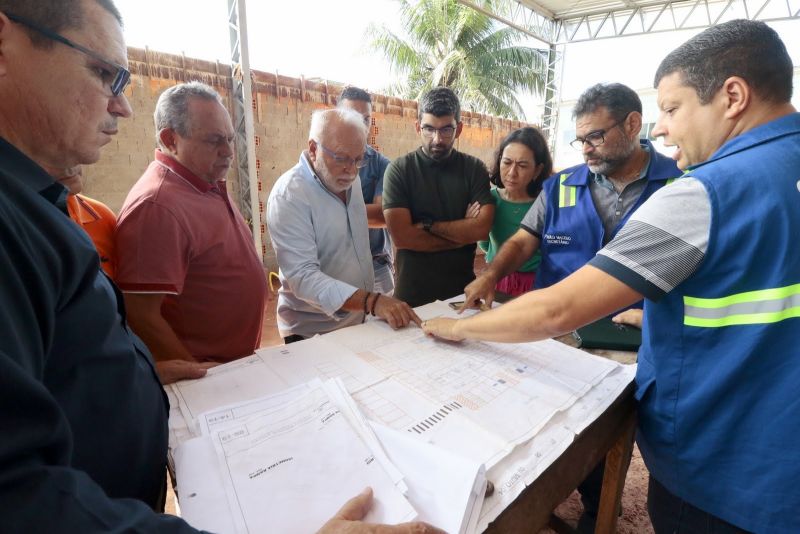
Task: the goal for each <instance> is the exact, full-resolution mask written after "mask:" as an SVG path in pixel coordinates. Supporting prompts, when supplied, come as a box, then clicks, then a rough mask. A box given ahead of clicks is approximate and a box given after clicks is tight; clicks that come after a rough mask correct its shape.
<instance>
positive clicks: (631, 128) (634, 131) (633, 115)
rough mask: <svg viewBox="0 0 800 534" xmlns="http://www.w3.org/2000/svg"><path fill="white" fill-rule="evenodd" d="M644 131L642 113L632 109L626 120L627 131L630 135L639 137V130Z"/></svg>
mask: <svg viewBox="0 0 800 534" xmlns="http://www.w3.org/2000/svg"><path fill="white" fill-rule="evenodd" d="M641 131H642V114H641V113H639V112H638V111H631V112H630V113H629V114H628V118H627V119H626V121H625V133H627V134H628V135H629V136H630V137H636V138H637V139H638V137H639V132H641Z"/></svg>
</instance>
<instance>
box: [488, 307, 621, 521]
mask: <svg viewBox="0 0 800 534" xmlns="http://www.w3.org/2000/svg"><path fill="white" fill-rule="evenodd" d="M504 297H506V296H505V295H502V296H500V297H499V298H498V299H497V300H498V301H500V302H505V301H507V300H509V299H508V298H504ZM557 339H558V341H561V342H562V343H565V344H567V345H570V346H573V347H575V346H577V344H576V342H575V340H574V338H573V337H572V336H571V335H569V334H568V335H564V336H561V337H559V338H557ZM587 352H591V353H592V354H595V355H597V356H602V357H604V358H609V359H612V360H614V361H616V362H619V363H625V364H630V363H635V362H636V353H635V352H629V351H617V350H589V351H587ZM633 392H634V384H630V385H629V386H628V387H627V388H626V389H625V391H623V392H622V394H620V396H619V397H617V399H616V400H615V401H614V402H613V403H612V404H611V406H609V407H608V408H607V409H606V411H605V412H603V414H602V415H601V416H600V417H598V418H597V419H596V420H595V421H594V422H593V423H592V424H591V425H589V426H588V427H587V428H586V429H585V430H584V431H583V432H581V433H580V434H579V435H578V436H577V437H576V438H575V441H574V442H573V443H572V444H571V445H570V446H569V448H567V450H566V451H564V453H563V454H562V455H561V456H560V457H559V458H558V460H556V461H555V462H553V464H552V465H551V466H550V467H548V468H547V469H546V470H545V471H544V472H543V473H542V474H541V475H540V476H539V477H538V478H537V479H536V480H534V481H533V483H532V484H531V485H530V486H528V487H527V488H525V490H524V491H523V492H522V493H521V494H520V495H519V497H517V498H516V499H515V500H514V502H513V503H512V504H511V505H510V506H508V507H507V508H506V509H505V510H504V511H503V513H501V514H500V515H499V516H498V517H497V519H495V520H494V521H492V522H491V523H490V524H489V528H488V529H486V532H487V533H497V534H508V533H516V532H531V533H535V532H539V531H540V530H541V529H542V528H544V527H546V526H549V527H550V528H552V529H553V530H555V531H556V532H559V533H568V532H574V531H573V530H572V529H571V528H570V527H569V525H567V524H566V523H565V522H564V521H562V520H561V519H560V518H558V517H557V516H555V515H554V514H553V510H555V508H556V507H557V506H558V505H559V504H561V503H562V502H563V501H564V500H565V499H566V498H567V497H569V496H570V495H571V494H572V492H573V491H574V490H575V488H577V487H578V485H579V484H580V483H581V482H583V480H584V479H585V478H586V477H587V476H588V475H589V473H591V472H592V470H593V469H594V468H595V466H596V465H597V464H598V462H599V461H600V460H602V459H603V457H605V459H606V469H605V474H604V476H603V488H602V492H601V495H600V507H599V510H598V514H597V522H596V524H595V533H596V534H612V533H613V532H615V530H616V525H617V516H618V511H619V509H620V502H621V500H622V489H623V488H624V487H625V476H626V475H627V473H628V466H629V465H630V463H631V453H632V452H633V439H634V436H635V433H636V401H635V400H634V398H633Z"/></svg>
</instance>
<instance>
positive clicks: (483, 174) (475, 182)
mask: <svg viewBox="0 0 800 534" xmlns="http://www.w3.org/2000/svg"><path fill="white" fill-rule="evenodd" d="M472 202H478V203H480V205H481V206H483V205H485V204H492V205H494V204H496V202H495V199H494V197H493V196H492V192H491V188H490V187H489V171H488V170H486V165H484V164H483V162H482V161H481V160H477V161H475V162H474V169H473V171H472V183H471V184H470V203H472Z"/></svg>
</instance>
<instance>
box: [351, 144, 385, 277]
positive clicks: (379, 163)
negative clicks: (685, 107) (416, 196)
mask: <svg viewBox="0 0 800 534" xmlns="http://www.w3.org/2000/svg"><path fill="white" fill-rule="evenodd" d="M364 159H366V161H367V165H366V167H362V168H361V170H359V171H358V177H359V179H360V180H361V194H362V195H363V196H364V204H372V203H374V202H375V197H379V196H382V195H383V175H384V173H385V172H386V167H388V166H389V159H388V158H387V157H386V156H384V155H382V154H380V153H379V152H378V151H377V150H375V149H374V148H372V147H371V146H369V145H367V149H366V151H365V152H364ZM369 249H370V251H371V252H372V260H373V261H374V262H375V263H377V264H381V265H385V264H387V263H391V262H392V242H391V241H390V238H389V232H387V231H386V229H385V228H370V230H369Z"/></svg>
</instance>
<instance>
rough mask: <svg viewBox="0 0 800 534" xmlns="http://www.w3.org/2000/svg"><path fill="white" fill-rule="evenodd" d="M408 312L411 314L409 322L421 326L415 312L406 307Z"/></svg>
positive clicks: (420, 320) (420, 321)
mask: <svg viewBox="0 0 800 534" xmlns="http://www.w3.org/2000/svg"><path fill="white" fill-rule="evenodd" d="M408 311H409V313H410V314H411V321H413V322H414V323H416V325H417V326H422V319H420V318H419V315H417V312H415V311H414V310H413V308H411V306H408Z"/></svg>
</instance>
